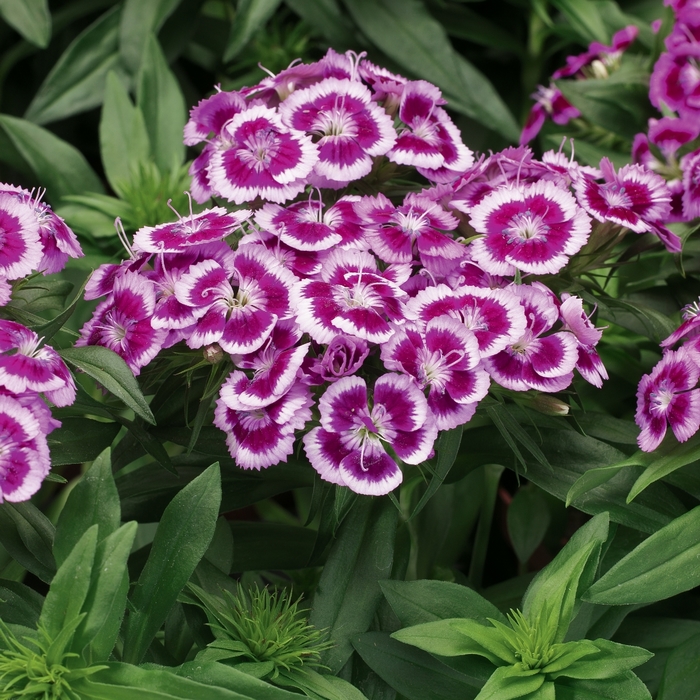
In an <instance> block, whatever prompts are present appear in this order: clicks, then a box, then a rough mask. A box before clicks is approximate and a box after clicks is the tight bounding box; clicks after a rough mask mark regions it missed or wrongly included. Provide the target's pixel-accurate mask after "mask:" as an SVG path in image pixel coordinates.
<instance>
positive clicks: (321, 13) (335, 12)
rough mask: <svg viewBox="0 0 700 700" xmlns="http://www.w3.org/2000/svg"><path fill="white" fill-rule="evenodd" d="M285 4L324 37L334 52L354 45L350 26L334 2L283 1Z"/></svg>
mask: <svg viewBox="0 0 700 700" xmlns="http://www.w3.org/2000/svg"><path fill="white" fill-rule="evenodd" d="M285 4H286V5H288V6H289V7H291V8H292V10H293V11H294V12H296V13H297V14H298V15H299V16H300V17H301V18H302V19H303V20H304V21H305V22H306V23H307V24H308V25H310V26H312V27H313V28H314V29H315V30H316V31H317V32H318V33H319V34H320V35H321V36H323V37H325V38H326V40H327V41H328V43H329V44H330V45H331V46H333V48H335V50H336V51H344V50H346V49H349V48H351V47H352V46H354V45H355V44H356V39H355V35H354V33H353V27H352V24H351V23H350V22H349V21H348V18H347V17H346V16H345V15H344V14H343V13H342V12H341V11H340V7H339V6H338V3H337V1H336V0H285Z"/></svg>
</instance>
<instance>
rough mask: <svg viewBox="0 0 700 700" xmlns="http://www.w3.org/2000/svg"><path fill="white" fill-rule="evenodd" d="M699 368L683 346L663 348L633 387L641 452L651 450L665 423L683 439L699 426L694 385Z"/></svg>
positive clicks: (699, 403)
mask: <svg viewBox="0 0 700 700" xmlns="http://www.w3.org/2000/svg"><path fill="white" fill-rule="evenodd" d="M698 376H700V368H698V365H697V364H696V363H695V362H694V361H693V360H692V358H691V356H690V353H688V352H687V351H686V350H685V349H684V348H681V349H680V350H676V351H669V352H667V353H666V354H665V355H664V356H663V358H662V359H661V361H660V362H659V363H658V364H657V365H656V367H654V369H653V370H652V371H651V374H645V375H644V376H643V377H642V379H641V381H640V382H639V388H638V389H637V412H636V414H635V421H636V423H637V425H638V426H639V427H640V428H641V432H640V433H639V437H638V438H637V443H638V444H639V447H640V449H642V450H644V451H645V452H652V451H653V450H655V449H656V448H657V447H658V446H659V445H660V444H661V441H662V440H663V439H664V436H665V435H666V428H667V426H669V425H670V426H671V430H672V431H673V434H674V435H675V436H676V439H677V440H678V441H679V442H685V441H686V440H687V439H688V438H690V437H691V436H692V435H694V434H695V433H696V432H697V430H698V427H699V426H700V390H699V389H696V388H695V385H696V384H697V382H698Z"/></svg>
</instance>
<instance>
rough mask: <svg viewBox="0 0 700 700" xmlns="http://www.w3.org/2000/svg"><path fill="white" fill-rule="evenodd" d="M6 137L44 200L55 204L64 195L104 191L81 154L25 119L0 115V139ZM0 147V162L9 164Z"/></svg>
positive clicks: (8, 159)
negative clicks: (33, 179) (44, 195)
mask: <svg viewBox="0 0 700 700" xmlns="http://www.w3.org/2000/svg"><path fill="white" fill-rule="evenodd" d="M1 135H4V136H5V137H6V138H7V141H8V143H9V144H10V146H11V147H12V148H13V149H14V150H15V152H16V154H17V155H18V156H19V158H20V159H21V162H22V163H23V164H25V165H26V167H28V169H29V170H30V171H31V173H32V174H33V176H34V178H35V179H36V180H37V181H38V182H39V183H41V185H43V186H44V187H46V197H47V199H48V200H49V201H50V202H57V201H58V200H59V199H60V198H61V197H63V196H65V195H67V194H78V193H81V192H104V188H103V187H102V183H101V182H100V180H99V178H98V177H97V175H96V174H95V172H94V170H93V169H92V168H91V167H90V165H88V162H87V160H85V157H84V156H83V154H82V153H81V152H80V151H79V150H78V149H76V148H75V147H74V146H71V145H70V144H69V143H67V142H66V141H63V140H61V139H59V138H58V137H57V136H54V135H53V134H52V133H51V132H50V131H47V130H46V129H44V128H42V127H40V126H37V125H36V124H33V123H32V122H30V121H27V120H26V119H18V118H17V117H11V116H9V115H7V114H0V136H1ZM9 155H10V154H8V153H7V152H6V150H5V149H4V148H0V160H4V161H5V162H7V163H9V164H10V165H13V162H12V159H11V158H9V157H8V156H9Z"/></svg>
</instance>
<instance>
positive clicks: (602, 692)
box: [555, 671, 651, 700]
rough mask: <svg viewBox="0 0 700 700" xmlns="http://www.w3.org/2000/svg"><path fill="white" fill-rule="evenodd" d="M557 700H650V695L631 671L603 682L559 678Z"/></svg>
mask: <svg viewBox="0 0 700 700" xmlns="http://www.w3.org/2000/svg"><path fill="white" fill-rule="evenodd" d="M555 685H556V690H557V700H651V694H650V693H649V691H648V690H647V687H646V686H645V685H644V683H642V681H640V680H639V678H637V676H635V675H634V673H633V672H632V671H627V672H626V673H624V674H622V675H620V676H616V677H615V678H606V679H605V680H579V679H572V678H559V679H558V680H557V682H556V684H555Z"/></svg>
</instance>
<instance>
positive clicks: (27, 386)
mask: <svg viewBox="0 0 700 700" xmlns="http://www.w3.org/2000/svg"><path fill="white" fill-rule="evenodd" d="M41 341H42V339H41V338H39V336H38V335H37V334H36V333H35V332H34V331H31V330H29V328H26V327H25V326H23V325H22V324H21V323H16V322H15V321H4V320H2V319H0V386H2V387H5V388H6V389H8V390H9V391H11V392H12V393H13V394H22V393H24V392H26V391H35V392H42V393H44V394H46V396H47V397H48V398H49V399H50V400H52V401H53V402H54V403H55V404H56V405H57V406H68V405H69V404H72V403H73V401H75V383H74V382H73V377H72V375H71V373H70V371H69V370H68V368H67V367H66V365H65V363H64V362H63V360H62V359H61V358H60V356H59V355H58V353H57V352H56V351H55V350H54V349H53V348H52V347H50V346H48V345H44V346H43V347H40V344H41Z"/></svg>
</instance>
